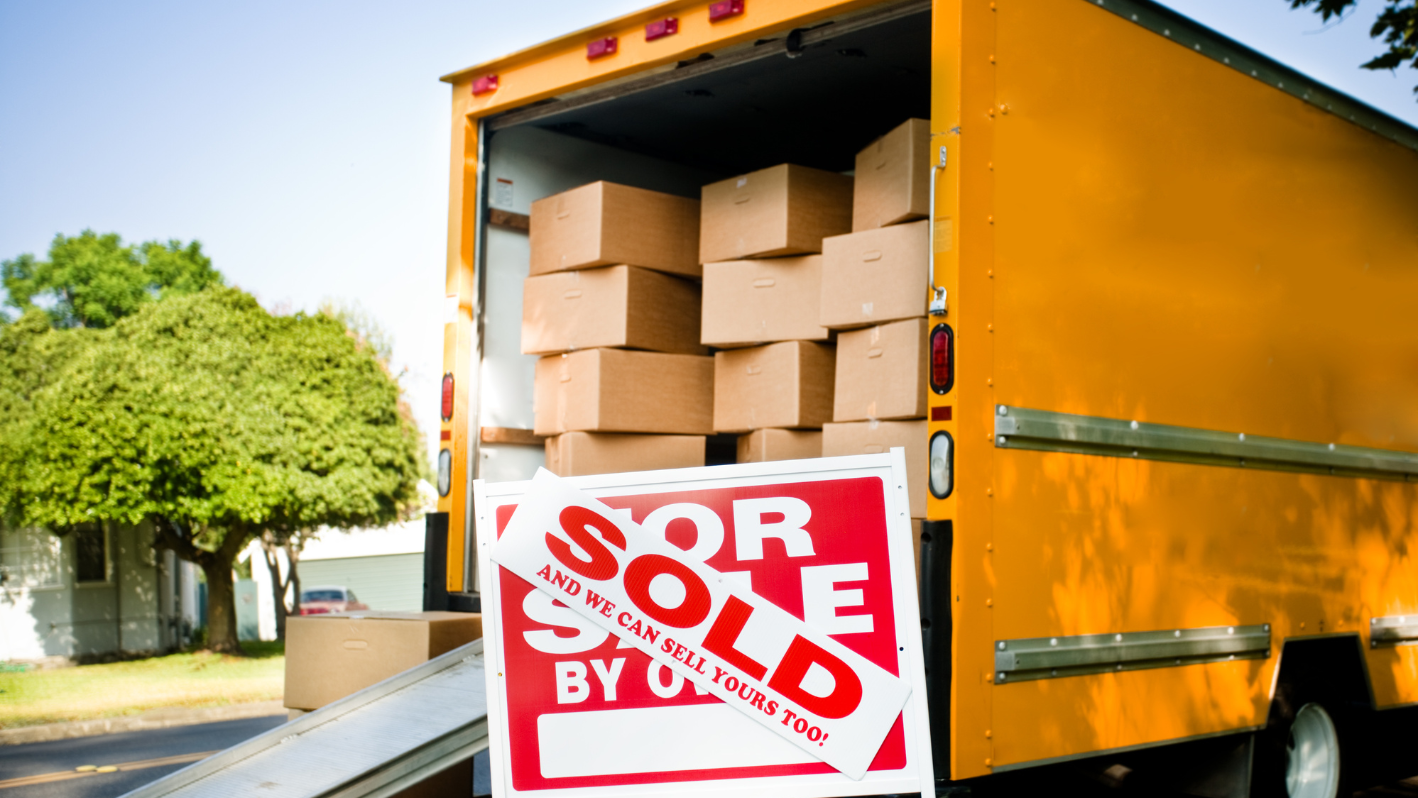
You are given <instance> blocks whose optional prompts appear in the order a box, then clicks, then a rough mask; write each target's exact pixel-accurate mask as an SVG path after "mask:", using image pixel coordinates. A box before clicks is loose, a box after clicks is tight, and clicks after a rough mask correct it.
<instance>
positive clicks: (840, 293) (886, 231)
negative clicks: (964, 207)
mask: <svg viewBox="0 0 1418 798" xmlns="http://www.w3.org/2000/svg"><path fill="white" fill-rule="evenodd" d="M927 224H928V223H927V222H924V221H921V222H910V223H909V224H898V225H892V226H891V227H882V228H879V229H877V230H866V231H864V232H861V233H849V234H848V235H844V236H834V237H832V238H828V239H825V240H824V241H823V242H822V315H821V316H820V317H819V319H818V321H819V323H821V324H822V326H823V327H829V328H832V329H839V330H845V329H852V328H854V327H867V326H869V325H872V324H881V323H882V322H887V321H896V320H898V319H910V318H915V317H917V316H924V315H926V294H927V293H928V292H927V289H926V265H927V263H928V259H927V251H928V250H929V248H930V243H929V241H928V237H929V234H928V231H927V228H926V225H927Z"/></svg>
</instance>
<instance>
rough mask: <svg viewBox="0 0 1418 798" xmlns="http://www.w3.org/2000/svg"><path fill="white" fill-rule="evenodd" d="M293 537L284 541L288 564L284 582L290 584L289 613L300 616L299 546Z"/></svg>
mask: <svg viewBox="0 0 1418 798" xmlns="http://www.w3.org/2000/svg"><path fill="white" fill-rule="evenodd" d="M293 541H294V536H292V539H291V540H288V541H286V562H287V563H289V564H290V573H289V574H288V575H287V576H286V581H287V582H288V583H289V584H290V589H291V598H290V611H291V614H293V615H299V614H300V569H299V567H298V566H299V565H300V549H301V544H298V543H295V542H293Z"/></svg>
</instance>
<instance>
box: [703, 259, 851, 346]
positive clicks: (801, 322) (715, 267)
mask: <svg viewBox="0 0 1418 798" xmlns="http://www.w3.org/2000/svg"><path fill="white" fill-rule="evenodd" d="M821 301H822V256H821V255H803V256H799V257H785V258H765V259H761V260H731V261H724V262H721V263H706V264H704V310H703V316H702V318H703V321H702V325H701V333H700V336H699V341H700V343H703V344H706V345H708V346H717V347H720V348H730V347H739V346H752V345H754V344H759V343H767V342H772V341H826V340H828V339H829V338H830V337H831V335H832V332H831V331H830V330H828V329H827V328H826V327H823V326H821V325H820V324H818V316H819V310H818V308H819V304H820V303H821Z"/></svg>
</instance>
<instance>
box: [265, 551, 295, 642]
mask: <svg viewBox="0 0 1418 798" xmlns="http://www.w3.org/2000/svg"><path fill="white" fill-rule="evenodd" d="M279 550H280V549H279V548H277V545H276V538H275V536H274V535H272V534H271V533H270V532H262V533H261V553H262V554H263V555H264V556H263V557H262V559H264V560H265V561H266V572H267V573H268V574H270V575H271V600H272V603H273V604H274V605H275V608H276V639H277V640H285V639H286V588H287V587H288V586H289V584H290V582H289V579H287V581H285V582H282V581H281V562H280V558H279V557H277V556H276V552H277V551H279Z"/></svg>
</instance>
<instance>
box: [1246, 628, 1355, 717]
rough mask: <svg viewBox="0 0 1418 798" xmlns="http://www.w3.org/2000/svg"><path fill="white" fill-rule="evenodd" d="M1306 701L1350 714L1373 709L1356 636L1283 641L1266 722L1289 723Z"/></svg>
mask: <svg viewBox="0 0 1418 798" xmlns="http://www.w3.org/2000/svg"><path fill="white" fill-rule="evenodd" d="M1307 701H1321V702H1324V703H1326V704H1328V705H1330V706H1332V707H1334V708H1335V709H1341V710H1349V711H1364V710H1372V709H1373V708H1374V696H1373V690H1372V689H1371V687H1370V685H1369V672H1368V669H1367V668H1365V666H1364V654H1363V647H1362V643H1361V642H1360V640H1359V636H1358V635H1335V636H1333V637H1319V638H1306V639H1302V640H1286V641H1284V643H1283V644H1282V647H1281V649H1280V668H1279V671H1278V673H1277V674H1276V678H1275V688H1274V690H1273V691H1272V692H1271V702H1270V716H1269V718H1268V719H1267V722H1268V723H1275V722H1277V721H1282V720H1283V721H1289V720H1290V719H1292V718H1294V717H1295V712H1297V711H1298V710H1299V709H1300V707H1301V706H1302V705H1303V704H1304V703H1305V702H1307Z"/></svg>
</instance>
